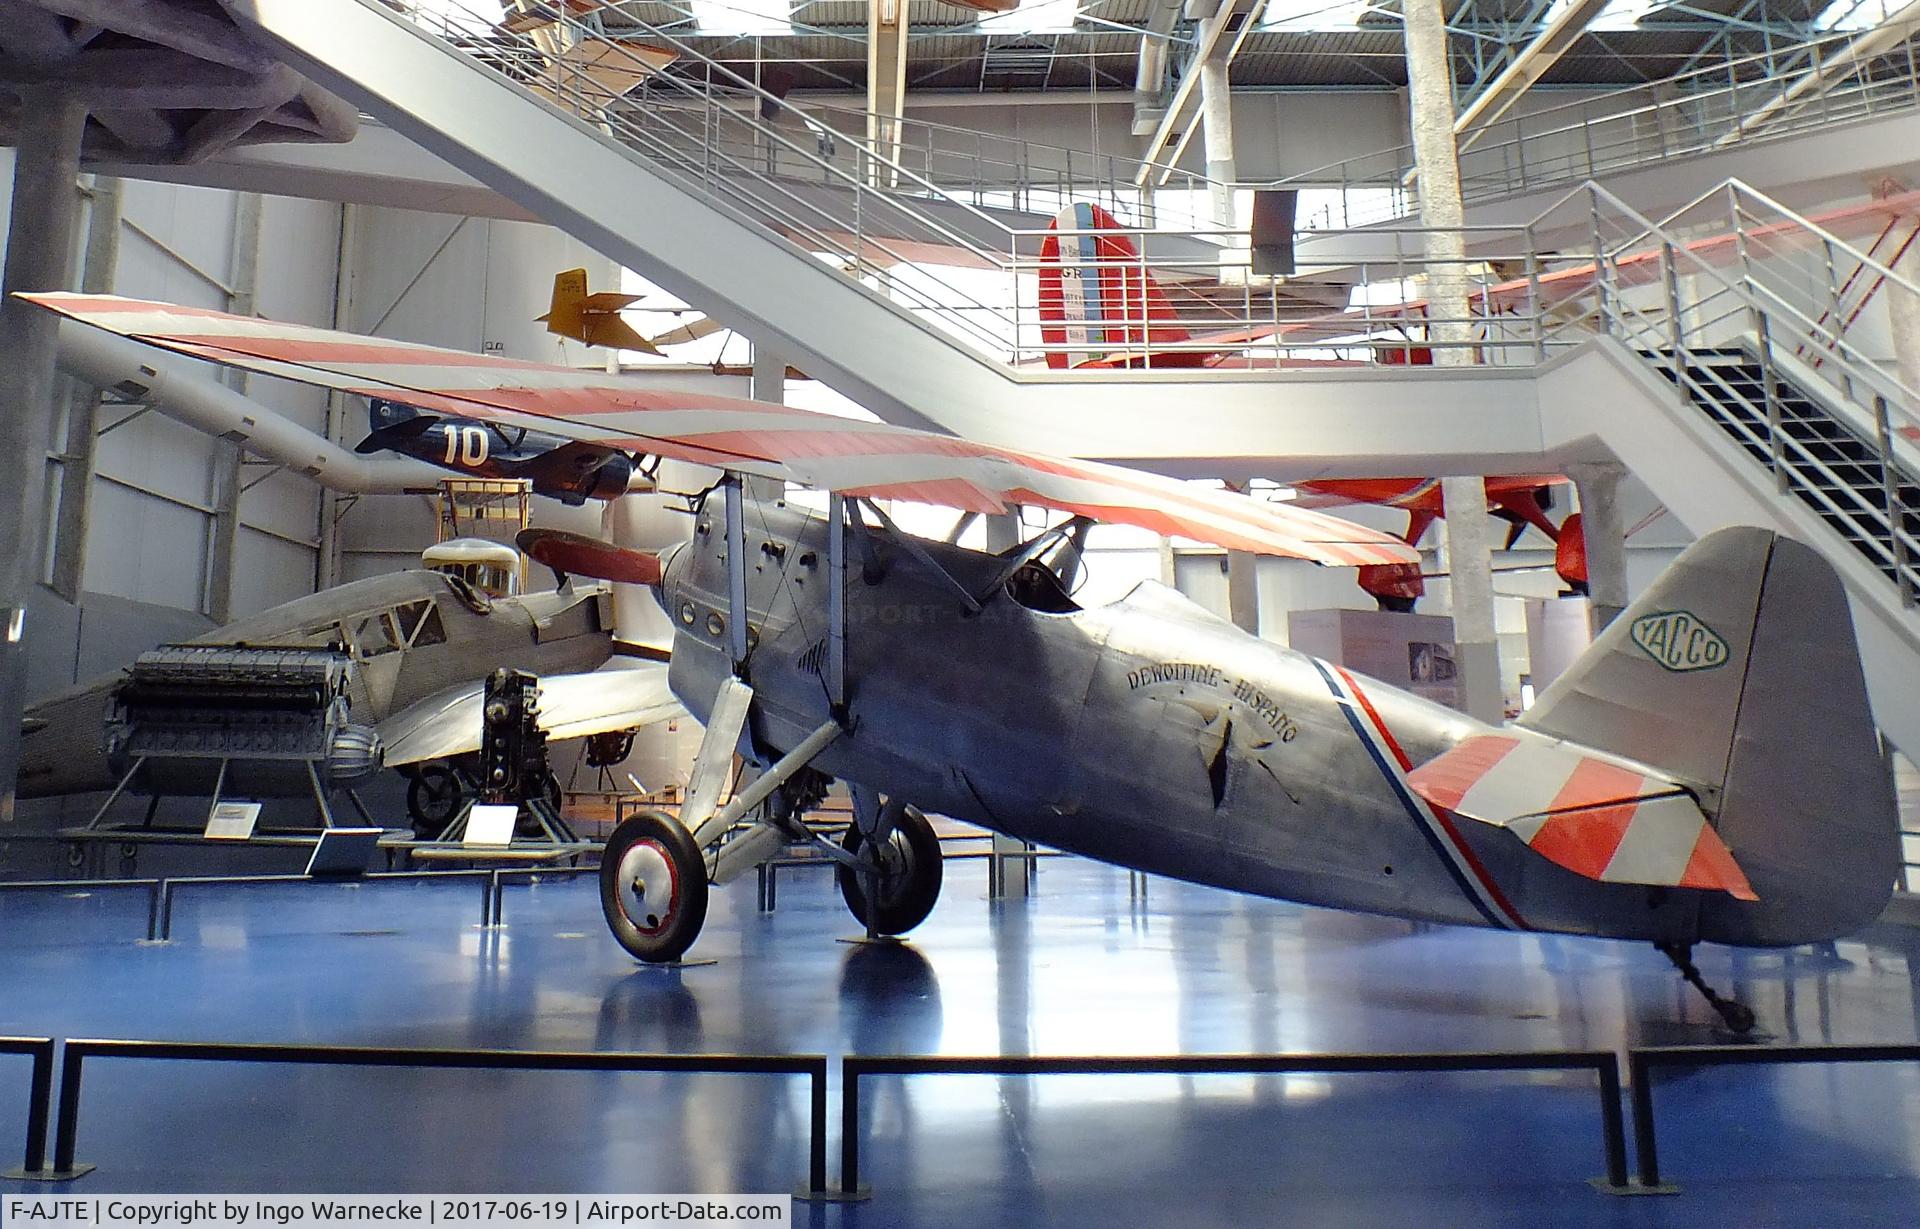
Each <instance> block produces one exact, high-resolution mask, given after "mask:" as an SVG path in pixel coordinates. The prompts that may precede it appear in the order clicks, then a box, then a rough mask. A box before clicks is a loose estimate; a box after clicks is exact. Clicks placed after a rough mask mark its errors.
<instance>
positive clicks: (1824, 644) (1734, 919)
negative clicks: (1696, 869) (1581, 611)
mask: <svg viewBox="0 0 1920 1229" xmlns="http://www.w3.org/2000/svg"><path fill="white" fill-rule="evenodd" d="M1518 724H1520V725H1521V726H1523V727H1525V728H1528V729H1532V730H1537V731H1539V732H1541V733H1544V734H1550V735H1553V736H1554V737H1558V738H1563V739H1567V740H1568V741H1571V742H1575V743H1580V744H1583V745H1585V746H1589V747H1593V748H1597V749H1599V750H1602V751H1606V752H1610V753H1612V754H1615V755H1620V756H1625V757H1627V758H1629V759H1632V760H1637V761H1639V762H1641V763H1644V764H1648V765H1650V766H1652V767H1655V768H1658V769H1659V770H1660V771H1662V772H1663V773H1666V774H1668V775H1670V776H1671V777H1673V778H1674V779H1675V780H1677V781H1679V782H1680V783H1681V784H1683V785H1684V786H1686V787H1687V788H1688V789H1689V790H1691V791H1692V792H1693V793H1694V794H1695V796H1696V797H1697V798H1698V799H1699V801H1700V805H1701V809H1702V810H1703V811H1705V812H1706V814H1707V816H1708V818H1709V821H1710V822H1712V823H1713V825H1714V826H1715V827H1716V828H1717V829H1718V830H1719V833H1720V837H1721V840H1722V841H1723V842H1724V843H1725V844H1726V846H1727V848H1728V849H1729V850H1731V851H1732V854H1733V856H1734V858H1735V859H1737V860H1738V862H1739V865H1740V866H1741V867H1742V868H1743V869H1744V870H1745V871H1746V873H1747V876H1748V878H1749V879H1750V880H1751V882H1752V885H1753V890H1754V892H1755V894H1756V895H1758V897H1759V900H1758V901H1757V902H1752V903H1749V902H1742V901H1737V900H1732V899H1727V898H1718V897H1714V898H1708V899H1705V900H1703V902H1702V905H1701V915H1700V937H1701V938H1703V939H1709V940H1713V941H1716V942H1726V943H1752V944H1789V943H1804V942H1811V941H1814V940H1818V939H1825V938H1833V937H1837V936H1839V935H1842V934H1846V933H1849V932H1851V931H1853V930H1856V929H1858V928H1859V927H1861V926H1863V925H1865V924H1866V923H1868V922H1870V921H1872V920H1873V919H1874V918H1875V917H1877V916H1878V915H1879V913H1880V910H1881V909H1882V908H1883V907H1884V906H1885V904H1886V900H1887V897H1888V895H1889V893H1890V892H1891V891H1892V886H1893V880H1894V876H1895V874H1896V873H1897V871H1898V868H1899V847H1898V840H1899V836H1898V828H1899V824H1898V818H1897V814H1896V811H1895V806H1894V798H1893V787H1892V782H1891V780H1890V779H1889V777H1888V774H1887V771H1886V766H1885V763H1884V761H1883V759H1882V757H1881V754H1880V745H1879V738H1878V736H1877V734H1876V732H1875V730H1874V726H1873V720H1872V715H1871V713H1870V711H1869V709H1868V706H1867V692H1866V682H1865V679H1864V677H1863V676H1862V673H1861V668H1860V657H1859V651H1858V648H1857V646H1856V645H1855V643H1854V635H1853V619H1852V616H1851V614H1850V613H1849V611H1848V608H1847V600H1846V593H1845V591H1844V590H1843V589H1842V588H1841V585H1840V580H1839V577H1838V576H1837V575H1835V573H1834V571H1833V568H1832V567H1831V566H1830V565H1829V564H1828V563H1827V562H1826V561H1825V560H1824V559H1822V558H1821V557H1820V556H1819V555H1818V554H1817V553H1815V552H1814V551H1813V550H1812V549H1810V548H1809V547H1807V546H1804V545H1802V544H1801V543H1799V542H1795V541H1793V540H1792V539H1790V538H1783V537H1780V536H1779V535H1777V534H1773V533H1770V532H1768V531H1766V530H1762V529H1752V528H1734V529H1723V530H1720V531H1719V532H1717V533H1713V534H1709V535H1708V536H1707V537H1705V538H1702V539H1701V540H1700V541H1699V542H1696V543H1695V544H1694V545H1693V546H1692V547H1690V548H1688V550H1687V551H1686V552H1685V553H1684V554H1682V555H1681V556H1680V558H1679V559H1678V560H1676V561H1675V562H1674V564H1673V566H1672V567H1670V568H1668V569H1667V571H1666V572H1665V573H1663V574H1662V575H1661V576H1660V578H1659V579H1658V580H1656V581H1655V582H1654V583H1653V585H1652V586H1651V587H1649V588H1648V590H1647V591H1646V593H1645V594H1644V595H1642V596H1641V598H1640V599H1639V600H1638V601H1636V602H1635V603H1634V604H1633V605H1632V606H1630V607H1628V609H1627V610H1626V612H1625V613H1623V614H1622V615H1621V616H1620V617H1619V618H1618V619H1616V620H1615V621H1614V622H1613V624H1612V625H1611V626H1609V627H1608V628H1607V629H1606V631H1605V632H1603V633H1602V634H1601V635H1600V637H1599V638H1598V639H1596V640H1595V641H1594V643H1593V646H1592V647H1591V648H1589V649H1588V650H1587V652H1586V653H1585V654H1584V655H1583V656H1582V657H1581V658H1580V660H1579V661H1578V662H1576V663H1575V664H1574V666H1573V668H1572V669H1570V670H1569V671H1567V673H1566V674H1564V675H1562V676H1561V677H1560V678H1559V679H1558V680H1556V681H1555V683H1554V685H1553V686H1552V687H1550V688H1548V690H1547V692H1546V694H1545V695H1543V696H1542V697H1541V698H1540V702H1539V703H1538V704H1536V705H1535V706H1534V707H1533V708H1532V709H1531V710H1529V711H1528V712H1527V714H1526V715H1525V716H1523V717H1522V718H1521V719H1520V721H1519V723H1518Z"/></svg>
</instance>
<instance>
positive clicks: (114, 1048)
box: [41, 1040, 831, 1196]
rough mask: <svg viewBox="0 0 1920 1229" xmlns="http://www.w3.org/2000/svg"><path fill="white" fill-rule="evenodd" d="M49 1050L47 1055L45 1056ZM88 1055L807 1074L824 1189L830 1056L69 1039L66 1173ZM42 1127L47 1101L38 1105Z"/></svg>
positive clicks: (61, 1153)
mask: <svg viewBox="0 0 1920 1229" xmlns="http://www.w3.org/2000/svg"><path fill="white" fill-rule="evenodd" d="M50 1053H51V1052H50V1051H49V1054H50ZM88 1058H126V1059H142V1060H148V1061H170V1062H226V1063H291V1064H301V1065H308V1066H327V1067H415V1068H422V1069H442V1070H444V1069H450V1068H451V1069H465V1070H488V1071H603V1072H604V1071H614V1072H655V1073H673V1074H691V1075H732V1074H745V1075H804V1076H806V1077H807V1081H808V1089H809V1093H810V1100H811V1106H810V1113H809V1132H808V1134H809V1138H808V1145H807V1185H806V1187H805V1188H804V1192H805V1193H806V1194H808V1195H821V1196H825V1195H829V1194H831V1191H830V1190H829V1188H828V1186H827V1059H826V1055H824V1054H643V1053H630V1052H621V1051H615V1052H611V1053H581V1052H570V1051H541V1050H409V1049H398V1048H387V1047H362V1046H317V1045H287V1044H275V1043H247V1042H183V1041H106V1040H73V1041H69V1042H67V1044H66V1049H65V1052H64V1053H63V1054H62V1056H61V1062H60V1116H59V1120H58V1122H57V1124H56V1126H55V1130H54V1149H53V1168H54V1170H55V1171H56V1172H58V1173H70V1172H72V1171H73V1166H74V1152H75V1150H76V1147H77V1144H78V1138H79V1132H80V1087H81V1084H80V1076H81V1072H82V1069H83V1066H84V1064H85V1062H86V1060H87V1059H88ZM41 1114H42V1119H41V1121H42V1123H43V1125H44V1122H45V1118H44V1114H45V1103H44V1101H43V1102H41Z"/></svg>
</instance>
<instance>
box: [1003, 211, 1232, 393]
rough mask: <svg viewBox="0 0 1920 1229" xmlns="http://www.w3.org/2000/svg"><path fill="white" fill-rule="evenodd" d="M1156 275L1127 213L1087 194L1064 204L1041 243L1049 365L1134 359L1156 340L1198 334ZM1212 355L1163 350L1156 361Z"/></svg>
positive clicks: (1177, 363)
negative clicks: (1126, 221)
mask: <svg viewBox="0 0 1920 1229" xmlns="http://www.w3.org/2000/svg"><path fill="white" fill-rule="evenodd" d="M1177 318H1178V313H1177V312H1176V311H1175V310H1174V308H1173V304H1172V303H1170V302H1169V301H1168V300H1167V296H1166V293H1165V292H1164V291H1162V290H1161V289H1160V286H1159V283H1157V282H1155V281H1154V278H1153V274H1152V273H1150V272H1149V271H1148V270H1147V267H1146V264H1145V263H1144V261H1143V260H1142V259H1141V256H1140V249H1139V247H1138V246H1136V245H1135V243H1134V241H1133V238H1132V237H1131V236H1130V235H1128V234H1127V233H1126V228H1125V227H1123V226H1121V224H1120V221H1119V219H1117V218H1115V217H1114V216H1113V215H1112V214H1110V213H1108V212H1107V211H1106V210H1104V209H1102V208H1101V207H1100V206H1098V205H1092V204H1088V203H1086V202H1084V201H1081V202H1077V203H1075V204H1072V205H1068V206H1067V207H1066V208H1065V209H1062V210H1061V211H1060V212H1059V214H1058V215H1057V216H1056V217H1055V218H1054V219H1053V222H1052V224H1051V225H1050V226H1049V227H1048V228H1047V237H1046V238H1045V239H1044V240H1043V241H1042V242H1041V244H1040V321H1041V328H1040V335H1041V337H1042V338H1043V339H1044V340H1045V341H1046V342H1047V344H1048V345H1049V346H1055V347H1058V346H1064V347H1070V348H1068V349H1049V350H1048V351H1047V366H1049V367H1056V368H1066V367H1127V366H1135V365H1141V364H1144V363H1145V362H1146V347H1147V343H1148V341H1149V339H1151V342H1152V344H1153V345H1154V346H1166V345H1176V344H1178V343H1180V342H1183V341H1187V340H1188V339H1189V338H1190V337H1191V336H1192V335H1191V334H1190V333H1188V332H1187V330H1186V329H1185V328H1184V327H1182V326H1181V325H1179V324H1178V323H1164V324H1163V323H1158V322H1160V321H1168V322H1172V321H1175V320H1177ZM1210 357H1212V356H1211V355H1208V354H1197V353H1188V352H1181V351H1176V352H1173V353H1161V352H1158V351H1155V352H1154V354H1153V358H1152V364H1153V366H1155V367H1196V366H1199V365H1201V362H1202V361H1204V360H1205V359H1207V358H1210Z"/></svg>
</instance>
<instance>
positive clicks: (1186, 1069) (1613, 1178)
mask: <svg viewBox="0 0 1920 1229" xmlns="http://www.w3.org/2000/svg"><path fill="white" fill-rule="evenodd" d="M1571 1070H1586V1071H1592V1072H1593V1073H1594V1074H1595V1075H1596V1076H1597V1077H1598V1079H1599V1084H1600V1123H1601V1135H1602V1139H1603V1142H1604V1145H1605V1148H1606V1156H1607V1173H1606V1178H1605V1179H1604V1183H1605V1188H1604V1189H1609V1190H1615V1191H1625V1190H1629V1189H1631V1188H1630V1187H1629V1185H1628V1181H1627V1145H1626V1131H1625V1126H1624V1123H1623V1121H1622V1117H1621V1112H1620V1064H1619V1059H1618V1058H1617V1057H1616V1056H1615V1055H1614V1054H1613V1053H1612V1052H1610V1051H1606V1050H1545V1051H1539V1052H1536V1053H1513V1054H1501V1053H1433V1054H1165V1055H1159V1056H1154V1057H1131V1056H1128V1057H1119V1056H1079V1057H1063V1056H1041V1055H1001V1056H985V1057H946V1056H941V1055H891V1056H885V1057H862V1056H859V1055H851V1054H850V1055H848V1056H847V1057H846V1059H844V1060H843V1061H842V1063H841V1065H840V1071H841V1077H840V1193H841V1195H842V1196H856V1195H858V1194H859V1193H860V1079H861V1077H862V1076H868V1075H1289V1074H1326V1073H1336V1072H1374V1073H1394V1072H1416V1071H1571ZM1596 1184H1598V1183H1596Z"/></svg>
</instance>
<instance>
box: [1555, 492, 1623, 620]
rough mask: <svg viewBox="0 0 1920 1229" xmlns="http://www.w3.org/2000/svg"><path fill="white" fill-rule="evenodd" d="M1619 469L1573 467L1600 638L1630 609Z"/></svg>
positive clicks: (1590, 596)
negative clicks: (1628, 607) (1616, 619)
mask: <svg viewBox="0 0 1920 1229" xmlns="http://www.w3.org/2000/svg"><path fill="white" fill-rule="evenodd" d="M1626 473H1627V471H1626V470H1625V468H1623V467H1622V466H1619V465H1603V464H1581V465H1569V466H1568V467H1567V477H1569V478H1571V479H1573V489H1574V492H1575V493H1576V494H1578V495H1579V496H1580V532H1581V533H1582V534H1583V535H1585V537H1586V540H1587V598H1588V604H1589V606H1590V607H1591V610H1592V623H1593V634H1594V635H1596V636H1598V635H1599V634H1600V633H1601V631H1602V630H1604V629H1605V628H1606V626H1607V624H1609V623H1611V622H1613V621H1614V619H1615V618H1616V617H1618V616H1619V614H1620V612H1621V611H1622V610H1625V609H1626V607H1627V534H1626V526H1625V524H1624V523H1623V522H1622V521H1621V519H1620V480H1621V479H1622V478H1624V477H1626Z"/></svg>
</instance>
